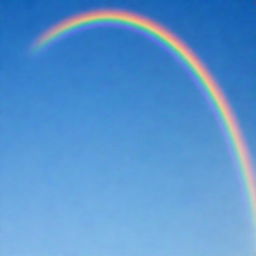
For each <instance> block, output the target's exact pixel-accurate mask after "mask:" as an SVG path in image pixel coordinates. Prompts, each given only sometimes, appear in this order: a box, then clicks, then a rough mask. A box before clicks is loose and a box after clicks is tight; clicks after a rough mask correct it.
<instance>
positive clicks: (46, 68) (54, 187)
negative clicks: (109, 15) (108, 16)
mask: <svg viewBox="0 0 256 256" xmlns="http://www.w3.org/2000/svg"><path fill="white" fill-rule="evenodd" d="M98 8H101V9H102V8H119V9H124V10H128V11H135V12H138V13H141V14H143V15H146V16H149V17H151V18H153V19H155V20H156V21H159V22H160V23H162V24H164V25H165V26H166V27H168V28H170V29H171V30H172V31H174V32H175V33H176V34H177V35H178V36H180V37H181V38H182V39H183V40H184V41H186V42H187V44H188V45H190V46H191V47H192V48H193V49H194V51H195V52H196V53H197V54H198V55H199V56H200V57H201V59H202V60H203V61H204V62H205V63H206V64H207V66H208V67H209V69H210V70H211V71H212V73H213V74H214V76H215V77H216V78H217V80H218V81H219V82H220V84H221V85H222V89H223V90H224V91H225V93H226V95H227V97H228V99H229V100H230V102H231V105H232V106H233V108H234V110H235V112H236V113H237V115H238V118H239V121H240V123H241V127H242V129H243V131H244V133H245V136H246V138H247V140H248V142H249V146H250V149H251V153H252V158H255V156H256V137H255V124H256V110H255V109H256V101H255V94H256V87H255V84H256V77H255V66H256V51H255V44H256V30H255V24H256V4H255V1H249V0H248V1H242V0H233V1H230V0H226V1H223V0H218V1H217V0H211V1H201V0H189V1H187V0H177V1H164V0H147V1H136V0H125V1H124V0H122V1H121V0H90V1H89V0H62V1H59V0H44V1H39V0H22V1H20V0H12V1H10V0H3V1H1V4H0V31H1V32H0V42H1V48H0V132H1V142H0V156H1V158H0V209H1V210H0V253H1V256H35V255H36V256H50V255H51V256H52V255H54V256H252V255H255V251H254V241H253V234H252V226H251V220H250V219H249V211H248V204H247V199H246V197H245V193H244V188H243V186H242V183H241V178H240V174H239V171H238V168H237V166H236V163H235V161H234V159H233V158H232V155H231V154H230V152H229V150H228V146H227V144H226V140H225V138H224V137H223V133H222V132H221V130H220V127H219V124H218V123H217V122H216V119H215V116H214V113H213V111H212V109H211V107H210V106H209V105H208V103H207V101H206V99H205V98H204V96H203V94H202V93H201V92H200V91H199V90H198V88H197V86H196V84H195V82H194V81H193V79H191V76H190V75H189V74H188V73H187V71H186V70H184V68H183V67H182V66H181V65H180V64H179V63H178V62H177V61H176V60H175V59H174V58H172V57H171V56H169V55H168V54H167V52H166V51H165V50H164V49H162V48H159V46H157V45H156V44H155V43H153V42H151V41H149V40H148V39H146V38H145V37H143V36H141V35H139V34H135V33H133V32H131V31H127V30H123V29H120V28H111V27H107V28H106V27H105V28H97V29H94V30H88V31H83V32H80V33H77V34H75V35H73V36H72V37H69V38H67V39H65V40H62V41H60V42H58V43H56V44H54V45H52V46H51V47H50V48H49V49H47V51H44V52H42V53H41V54H40V55H38V56H37V57H33V56H31V55H30V54H29V52H28V49H29V47H30V45H31V43H32V41H33V40H34V39H35V38H36V37H37V36H38V35H39V34H40V33H41V32H43V31H44V30H46V29H47V28H49V27H50V26H52V25H54V24H55V23H56V22H59V21H60V20H62V19H64V18H67V17H69V16H71V15H74V14H78V13H80V12H85V11H89V10H93V9H98Z"/></svg>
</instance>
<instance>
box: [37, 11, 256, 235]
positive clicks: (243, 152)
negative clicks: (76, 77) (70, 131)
mask: <svg viewBox="0 0 256 256" xmlns="http://www.w3.org/2000/svg"><path fill="white" fill-rule="evenodd" d="M97 24H118V25H123V26H124V27H126V28H132V29H135V30H138V31H140V32H143V33H144V34H146V35H148V36H150V37H152V38H153V39H154V40H156V41H158V42H159V43H160V44H162V45H163V46H165V48H168V49H169V50H170V51H171V52H172V53H173V54H175V55H176V56H177V57H178V58H179V59H180V60H182V62H183V64H184V65H185V66H187V68H189V70H190V71H191V73H192V74H193V75H194V77H195V78H196V79H197V81H198V84H199V86H200V88H201V89H202V91H203V92H204V93H205V95H206V96H207V98H208V99H209V101H210V103H211V104H212V106H213V107H214V110H215V113H216V115H217V117H218V119H219V120H220V121H221V124H222V126H223V128H224V131H225V135H226V137H227V139H228V142H229V145H230V147H231V149H232V152H233V154H234V156H235V159H236V160H237V164H238V166H239V171H240V176H241V178H242V180H243V184H244V188H245V191H246V194H247V197H248V202H249V205H250V209H251V216H252V222H253V225H254V228H255V230H256V183H255V181H256V179H255V174H254V170H253V164H252V161H251V157H250V153H249V150H248V147H247V144H246V141H245V139H244V137H243V134H242V132H241V129H240V127H239V124H238V121H237V119H236V116H235V114H234V111H233V110H232V108H231V106H230V104H229V102H228V100H227V98H226V96H225V95H224V93H223V91H222V90H221V87H220V85H219V84H218V83H217V81H216V80H215V79H214V77H213V75H212V74H211V73H210V71H209V70H208V69H207V68H206V66H205V64H204V63H203V62H202V61H201V60H200V59H199V58H198V57H197V56H196V54H195V53H194V52H193V51H192V49H191V48H190V47H189V46H188V45H187V44H186V43H185V42H183V41H182V40H181V39H180V38H179V37H178V36H177V35H175V34H174V33H173V32H171V31H170V30H168V29H166V28H165V27H163V26H162V25H160V24H158V23H157V22H155V21H153V20H151V19H149V18H146V17H144V16H141V15H138V14H135V13H131V12H127V11H120V10H99V11H91V12H88V13H83V14H81V15H76V16H74V17H71V18H69V19H66V20H64V21H62V22H60V23H59V24H57V25H55V26H53V27H52V28H50V29H49V30H48V31H46V32H45V33H44V34H42V35H41V36H40V37H39V38H38V39H37V40H36V41H35V43H34V44H33V46H32V51H33V52H34V53H36V52H39V51H40V50H41V49H43V48H45V47H46V46H48V45H50V44H51V43H53V42H55V41H56V40H57V39H60V38H62V37H64V36H65V35H68V34H70V33H71V32H73V31H75V30H79V29H80V28H85V27H88V28H89V27H90V26H93V25H97Z"/></svg>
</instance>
